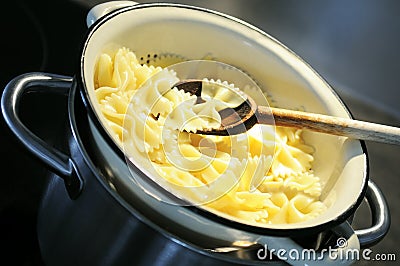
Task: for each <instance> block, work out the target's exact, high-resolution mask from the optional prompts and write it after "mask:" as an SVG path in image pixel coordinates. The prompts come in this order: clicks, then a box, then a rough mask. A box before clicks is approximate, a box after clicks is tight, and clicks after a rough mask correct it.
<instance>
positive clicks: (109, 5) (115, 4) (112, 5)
mask: <svg viewBox="0 0 400 266" xmlns="http://www.w3.org/2000/svg"><path fill="white" fill-rule="evenodd" d="M137 4H138V3H136V2H133V1H111V2H105V3H102V4H98V5H96V6H94V7H92V9H90V10H89V13H88V14H87V16H86V25H87V27H88V28H89V27H90V26H92V25H93V24H94V23H95V22H96V21H97V20H98V19H99V18H101V17H103V16H105V15H107V14H108V13H110V12H112V11H114V10H117V9H120V8H124V7H128V6H133V5H137Z"/></svg>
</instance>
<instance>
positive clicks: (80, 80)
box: [71, 3, 369, 236]
mask: <svg viewBox="0 0 400 266" xmlns="http://www.w3.org/2000/svg"><path fill="white" fill-rule="evenodd" d="M151 7H176V8H185V9H191V10H197V11H201V12H206V13H211V14H213V15H217V16H220V17H222V18H225V19H229V20H232V21H233V22H236V23H239V24H241V25H243V26H246V27H248V28H249V29H250V30H253V31H256V32H258V33H259V34H261V35H262V36H264V37H266V38H269V39H271V40H272V41H274V42H276V43H277V44H279V45H280V46H282V47H283V48H284V49H285V50H286V51H287V52H289V53H290V54H292V55H293V56H295V57H296V58H297V60H299V61H301V62H302V63H303V64H305V65H306V66H307V67H308V68H309V69H310V70H311V71H313V73H314V74H315V75H316V76H318V77H319V78H320V79H321V80H322V81H323V82H324V83H325V84H327V86H326V87H327V88H328V89H329V90H331V93H332V94H333V95H334V96H335V97H336V99H337V100H338V102H339V103H340V104H341V105H342V107H343V109H344V110H345V111H346V113H347V114H348V115H349V117H351V118H353V115H352V114H351V112H350V110H349V109H348V107H347V106H346V104H345V103H344V102H343V101H342V99H341V98H340V96H339V95H338V94H337V93H336V91H335V90H334V89H333V88H332V87H331V86H329V85H328V83H327V82H326V81H325V80H324V79H323V78H322V77H321V76H320V75H319V74H318V73H317V71H316V70H314V69H313V68H312V67H311V66H310V65H309V64H308V63H307V62H305V61H304V60H303V59H302V58H301V57H300V56H299V55H297V54H296V53H294V52H293V51H292V50H290V49H289V48H288V47H286V46H285V45H284V44H282V43H281V42H280V41H278V40H277V39H275V38H274V37H272V36H270V35H269V34H267V33H265V32H264V31H262V30H260V29H258V28H257V27H255V26H253V25H251V24H249V23H247V22H244V21H242V20H240V19H238V18H235V17H232V16H230V15H227V14H224V13H221V12H218V11H214V10H210V9H206V8H201V7H195V6H189V5H183V4H172V3H150V4H137V5H133V6H130V7H125V8H121V9H118V10H115V11H113V12H111V13H109V14H107V15H105V16H104V17H102V18H100V19H99V20H98V21H96V22H95V23H94V24H93V25H92V26H91V27H90V28H89V30H88V31H87V33H86V36H85V37H84V42H83V45H82V46H81V51H80V61H79V66H78V69H80V71H79V72H78V74H77V76H76V82H77V86H78V88H79V90H80V94H81V98H82V101H83V103H84V105H85V107H86V110H87V112H88V114H89V117H90V118H91V120H92V121H93V122H94V124H95V127H96V128H97V130H98V131H99V132H100V134H101V136H102V137H103V139H104V140H105V142H106V143H107V144H108V145H109V146H110V147H111V148H112V150H113V151H114V152H115V153H116V154H117V155H118V157H119V158H121V159H122V160H125V155H124V153H123V151H122V150H121V149H120V148H119V147H118V145H117V144H116V143H115V142H114V140H113V139H112V137H111V135H110V133H109V132H108V131H107V130H106V128H105V127H104V126H103V125H102V124H101V121H100V119H99V117H98V114H97V113H96V111H95V108H94V106H93V104H92V103H91V100H90V96H89V93H88V88H87V86H86V82H85V80H84V76H85V74H84V61H85V53H86V50H87V46H88V43H89V40H90V39H91V37H92V35H93V34H94V32H95V31H96V30H97V29H98V28H99V27H101V26H102V25H103V24H105V23H107V21H108V20H110V19H112V18H113V17H115V16H118V15H119V14H122V13H124V12H128V11H130V10H133V9H142V8H151ZM71 119H72V120H73V119H74V118H73V117H71ZM71 122H72V121H71ZM75 129H76V128H75ZM359 143H360V145H361V150H362V153H363V155H364V158H365V162H364V165H365V169H364V170H363V184H362V191H360V194H359V195H358V197H357V200H356V201H355V202H353V204H352V205H351V206H350V207H349V208H348V209H346V210H345V211H344V212H342V213H341V214H340V215H338V216H336V217H334V218H333V219H331V220H330V221H327V222H324V223H321V224H318V225H312V226H309V227H301V228H282V229H280V228H266V227H257V226H252V225H248V224H244V223H240V222H238V221H234V220H230V219H227V218H224V217H221V216H219V215H217V214H214V213H211V212H208V211H206V210H204V209H201V208H198V207H196V206H186V207H184V208H187V209H189V210H191V211H192V212H193V213H195V214H197V215H201V216H203V217H206V218H208V219H210V220H213V221H216V222H218V223H221V224H224V225H226V226H229V227H232V228H235V229H238V230H242V231H246V232H250V233H256V234H267V235H272V236H294V235H308V234H314V233H316V232H322V231H324V230H326V229H329V228H332V227H334V226H336V225H339V224H341V223H343V222H345V221H346V220H347V219H348V218H349V217H350V216H351V215H352V214H353V213H354V212H355V211H356V209H357V208H358V206H359V205H360V204H361V202H362V201H363V199H364V196H365V193H366V190H367V184H368V180H369V158H368V152H367V148H366V145H365V142H364V141H362V140H359ZM101 181H102V180H101ZM102 182H103V181H102ZM104 185H105V186H108V185H107V184H104ZM114 194H116V193H113V196H114V197H116V196H118V197H121V195H114ZM123 202H125V201H123ZM125 204H128V205H129V203H126V202H125V203H124V204H123V205H124V208H126V207H127V206H125ZM128 209H129V208H128Z"/></svg>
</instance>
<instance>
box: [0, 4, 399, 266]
mask: <svg viewBox="0 0 400 266" xmlns="http://www.w3.org/2000/svg"><path fill="white" fill-rule="evenodd" d="M99 2H103V1H99V0H88V1H83V0H81V1H80V0H75V1H73V0H53V1H49V0H37V1H34V0H17V1H7V2H5V3H3V4H2V12H1V13H2V14H1V16H0V20H1V24H0V25H1V42H0V43H1V50H0V51H2V59H3V60H2V67H1V71H0V89H1V90H2V89H3V88H4V86H5V85H6V84H7V82H8V81H9V80H11V79H12V78H13V77H15V76H17V75H19V74H22V73H26V72H31V71H44V72H51V73H56V74H63V75H69V76H72V75H73V74H74V73H75V72H76V69H77V63H78V56H79V50H80V45H81V43H82V41H83V38H84V36H85V32H86V14H87V12H88V10H89V9H90V7H91V6H93V5H94V4H96V3H99ZM138 2H150V1H138ZM164 2H178V3H186V4H192V5H198V6H203V7H208V8H211V9H215V10H219V11H222V12H225V13H228V14H231V15H234V16H236V17H239V18H242V19H244V20H246V21H248V22H250V23H252V24H254V25H256V26H258V27H260V28H261V29H263V30H264V31H266V32H268V33H270V34H271V35H273V36H274V37H276V38H277V39H279V40H280V41H282V42H283V43H284V44H286V45H287V46H288V47H289V48H291V49H292V50H294V51H295V52H297V53H298V54H299V55H300V56H301V57H303V58H304V59H305V60H306V61H307V62H308V63H310V64H311V65H312V66H313V67H314V68H315V69H316V70H317V71H318V72H320V73H321V74H322V76H324V77H325V78H326V79H327V80H328V82H330V83H331V84H332V85H333V86H334V87H335V89H336V90H337V91H338V93H339V94H340V95H341V97H342V98H343V100H344V101H345V103H346V104H347V105H348V106H349V108H350V110H351V111H352V113H353V114H354V116H355V118H357V119H362V120H369V121H374V122H380V123H386V124H391V125H395V126H400V105H399V104H398V103H399V100H400V87H399V84H400V75H399V73H400V63H399V62H400V52H399V51H398V47H400V17H399V15H398V14H399V11H400V2H399V1H396V0H391V1H390V0H383V1H378V0H375V1H373V0H365V1H364V0H362V1H359V0H357V1H344V0H339V1H337V0H330V1H318V0H305V1H296V0H282V1H265V0H219V1H210V0H209V1H206V0H198V1H195V0H192V1H190V0H186V1H184V0H182V1H164ZM20 115H21V118H22V120H23V121H24V122H25V123H26V124H27V125H28V127H29V128H31V129H32V130H33V131H34V132H35V133H37V134H38V135H39V136H41V137H42V138H43V139H45V140H46V141H47V142H49V143H56V142H57V141H58V140H60V139H62V138H63V126H64V123H65V118H66V117H65V116H66V99H65V98H63V97H60V96H52V95H44V94H41V95H35V94H29V95H27V96H26V97H25V98H24V99H23V101H22V104H21V110H20ZM367 148H368V151H369V155H370V166H371V178H372V179H373V180H374V181H375V182H376V183H377V184H378V185H379V186H380V187H381V189H382V190H383V192H384V194H385V195H386V198H387V199H388V202H389V207H390V209H391V214H392V227H391V229H390V231H389V233H388V235H387V236H386V237H385V239H384V240H383V241H381V242H380V243H379V244H377V245H376V246H374V247H372V248H371V249H372V250H373V252H374V253H395V254H396V256H397V259H399V255H400V254H399V251H398V250H399V248H398V247H399V246H400V229H399V228H398V225H399V217H400V211H399V202H400V193H399V191H398V189H399V187H400V168H399V166H398V165H399V163H398V161H399V158H400V147H395V146H390V145H384V144H376V143H367ZM0 151H1V166H2V167H1V169H2V174H1V175H0V241H1V245H2V247H3V248H1V249H0V250H1V251H0V259H1V261H0V264H2V265H42V261H41V258H40V251H39V247H38V243H37V237H36V212H37V208H38V205H39V202H40V197H41V194H42V190H43V186H44V185H45V182H46V173H47V172H46V169H44V168H43V167H42V166H41V165H40V164H39V163H38V162H37V161H35V160H34V159H33V158H32V157H31V156H30V155H29V154H26V153H25V152H24V150H23V149H22V148H21V147H20V146H19V145H18V144H17V142H16V141H15V139H14V138H13V137H12V136H11V134H10V131H9V130H8V128H7V127H6V126H5V123H4V121H3V119H2V117H1V118H0ZM368 217H369V212H368V209H367V208H366V206H365V204H364V205H362V207H361V208H360V210H359V212H358V213H357V216H356V220H355V224H354V227H355V228H360V227H363V226H368V225H369V223H370V220H369V218H368ZM3 262H5V263H3ZM357 264H358V265H374V264H376V262H366V261H360V262H357Z"/></svg>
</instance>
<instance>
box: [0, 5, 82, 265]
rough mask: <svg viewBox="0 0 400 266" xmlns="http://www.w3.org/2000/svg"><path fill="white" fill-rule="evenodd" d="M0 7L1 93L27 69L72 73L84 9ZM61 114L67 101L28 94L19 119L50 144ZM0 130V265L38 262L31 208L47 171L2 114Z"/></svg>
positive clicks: (30, 6) (80, 34) (80, 37)
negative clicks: (10, 130) (21, 144)
mask: <svg viewBox="0 0 400 266" xmlns="http://www.w3.org/2000/svg"><path fill="white" fill-rule="evenodd" d="M2 6H3V7H2V12H1V13H2V14H1V16H0V21H1V25H2V31H1V36H2V37H1V42H0V43H1V44H0V45H1V49H0V50H1V51H2V56H1V58H2V60H1V61H2V67H1V71H0V77H1V78H0V88H1V92H2V90H3V88H4V86H5V85H6V84H7V82H8V81H9V80H11V79H12V78H13V77H15V76H17V75H19V74H23V73H26V72H31V71H44V72H52V73H57V74H63V75H73V73H74V72H75V66H76V64H77V60H76V59H77V58H78V53H79V48H80V44H81V41H82V39H83V36H84V34H85V32H86V14H87V11H88V10H87V9H86V8H85V7H83V6H80V5H78V4H76V3H74V2H72V1H67V0H58V1H48V0H37V1H31V0H17V1H6V2H5V3H3V4H2ZM44 103H45V104H44ZM32 110H34V112H33V111H32ZM65 115H66V99H64V98H63V97H60V96H51V95H35V94H31V95H30V94H28V95H27V96H26V97H24V99H23V100H22V103H21V109H20V116H21V119H22V120H23V121H24V122H25V123H26V124H27V125H28V127H29V128H31V129H32V130H33V131H34V132H35V133H37V134H38V135H39V136H41V137H42V138H43V139H45V140H46V141H48V142H49V143H53V142H54V141H56V139H57V137H56V136H57V134H60V133H59V132H60V131H61V130H62V125H63V121H64V119H65ZM0 130H1V133H0V147H1V148H0V152H1V166H2V167H1V169H2V172H3V173H2V174H1V178H0V239H1V242H2V243H1V244H2V248H1V249H0V250H1V251H0V254H1V255H0V258H1V261H2V262H4V261H6V262H9V263H6V264H3V263H1V264H2V265H41V264H42V262H41V259H40V255H39V254H40V253H39V248H38V243H37V237H36V211H37V208H38V204H39V201H40V196H41V194H42V189H43V185H44V183H45V178H46V170H45V169H44V168H43V167H42V165H41V164H39V163H38V162H36V161H34V160H33V159H32V158H33V157H31V156H30V155H29V154H26V153H25V152H24V151H23V149H22V147H20V146H18V145H17V144H16V141H15V139H14V138H13V137H12V136H11V134H10V132H9V129H8V128H7V127H6V125H5V122H4V120H3V117H1V119H0Z"/></svg>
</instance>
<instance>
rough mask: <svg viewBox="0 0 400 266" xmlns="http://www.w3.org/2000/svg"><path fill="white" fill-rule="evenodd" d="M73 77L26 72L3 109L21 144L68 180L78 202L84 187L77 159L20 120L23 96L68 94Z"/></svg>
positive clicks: (5, 94) (7, 92)
mask: <svg viewBox="0 0 400 266" xmlns="http://www.w3.org/2000/svg"><path fill="white" fill-rule="evenodd" d="M71 86H72V78H71V77H67V76H60V75H54V74H47V73H39V72H38V73H35V72H34V73H26V74H22V75H20V76H17V77H15V78H14V79H13V80H11V81H10V82H9V83H8V84H7V85H6V87H5V89H4V91H3V94H2V97H1V109H2V113H3V116H4V119H5V122H6V123H7V125H8V127H9V128H10V129H11V131H12V132H13V133H14V135H15V136H16V137H17V139H18V141H19V142H20V143H21V144H22V145H23V146H24V147H25V149H27V150H28V151H29V152H31V153H32V154H33V155H34V156H35V157H36V158H37V159H39V160H40V161H42V162H43V163H44V164H45V165H46V166H47V167H49V168H50V169H51V170H52V171H53V172H55V173H56V174H58V175H59V176H60V177H62V178H63V179H64V182H65V185H66V188H67V191H68V194H69V196H70V197H71V198H72V199H75V198H77V197H78V196H79V194H80V192H81V191H82V188H83V179H82V178H81V177H80V176H79V173H78V171H77V168H76V166H75V164H74V162H73V160H72V159H71V158H70V156H68V155H67V154H65V153H63V152H61V151H59V150H58V149H56V148H53V147H51V146H50V145H49V144H47V143H46V142H44V141H43V140H42V139H40V138H39V137H37V136H36V135H35V134H34V133H32V132H31V131H30V130H29V129H28V128H27V127H26V126H25V125H24V124H23V123H22V121H21V120H20V119H19V116H18V110H19V104H20V100H21V98H22V96H23V95H24V94H26V93H28V92H47V93H48V92H51V93H55V94H61V95H68V92H69V91H70V88H71Z"/></svg>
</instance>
